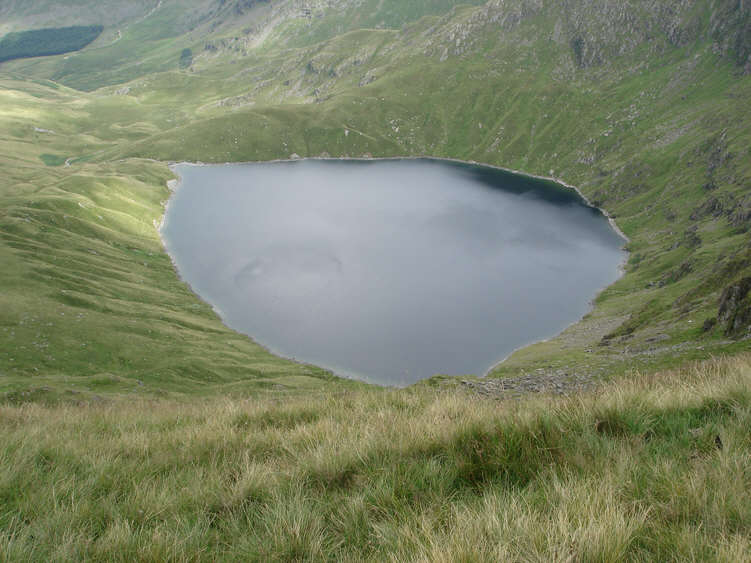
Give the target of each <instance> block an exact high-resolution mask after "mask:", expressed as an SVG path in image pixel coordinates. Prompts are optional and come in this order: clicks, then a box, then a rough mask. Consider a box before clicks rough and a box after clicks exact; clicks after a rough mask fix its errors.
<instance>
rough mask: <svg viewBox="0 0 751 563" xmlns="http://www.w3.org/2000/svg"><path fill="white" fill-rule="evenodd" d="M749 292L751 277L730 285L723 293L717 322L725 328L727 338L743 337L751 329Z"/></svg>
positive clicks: (750, 289)
mask: <svg viewBox="0 0 751 563" xmlns="http://www.w3.org/2000/svg"><path fill="white" fill-rule="evenodd" d="M749 291H751V277H747V278H743V279H742V280H740V281H737V282H735V283H733V284H731V285H729V286H728V287H726V288H725V290H724V291H723V292H722V296H721V297H720V310H719V312H718V314H717V320H718V321H719V322H720V324H722V325H723V326H724V327H725V334H726V335H727V336H735V337H739V336H743V335H744V334H745V333H746V332H748V329H749V327H751V299H749Z"/></svg>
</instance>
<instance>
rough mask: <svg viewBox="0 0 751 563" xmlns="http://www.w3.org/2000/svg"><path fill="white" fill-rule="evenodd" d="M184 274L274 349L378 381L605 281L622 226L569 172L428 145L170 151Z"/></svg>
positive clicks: (509, 344) (470, 362)
mask: <svg viewBox="0 0 751 563" xmlns="http://www.w3.org/2000/svg"><path fill="white" fill-rule="evenodd" d="M175 169H176V171H177V173H178V174H179V175H180V176H181V178H182V180H181V183H180V187H179V189H178V190H177V192H176V193H175V194H174V195H173V197H172V199H171V201H170V204H169V208H168V210H167V214H166V221H165V224H164V227H163V229H162V233H163V236H164V240H165V242H166V245H167V249H168V251H169V253H170V254H171V255H172V257H173V258H174V260H175V263H176V264H177V267H178V270H179V272H180V275H181V276H182V277H183V279H184V280H185V281H187V282H188V283H189V284H190V285H191V286H192V288H193V289H194V291H196V292H197V293H198V294H199V295H200V296H201V297H202V298H203V299H205V300H206V301H207V302H208V303H210V304H212V305H213V306H214V307H215V308H216V310H217V311H218V312H219V314H220V315H221V317H222V318H223V320H224V321H225V322H226V323H227V324H228V325H229V326H230V327H232V328H234V329H236V330H238V331H240V332H244V333H246V334H248V335H250V336H252V337H253V338H254V339H255V340H256V341H257V342H259V343H261V344H264V345H265V346H267V347H268V348H270V349H271V350H272V351H274V352H276V353H278V354H280V355H283V356H287V357H293V358H297V359H298V360H304V361H306V362H310V363H314V364H317V365H320V366H325V367H328V368H331V369H332V370H333V371H334V372H335V373H337V374H339V375H345V376H351V377H356V378H359V379H363V380H366V381H370V382H373V383H381V384H389V385H404V384H409V383H412V382H415V381H418V380H420V379H424V378H427V377H430V376H432V375H435V374H438V373H441V374H451V375H464V374H478V375H480V374H482V373H484V372H485V371H486V370H487V369H488V368H490V367H491V366H492V365H493V364H495V363H496V362H498V361H499V360H501V359H502V358H504V357H505V356H507V355H508V354H509V353H511V352H512V351H513V350H514V349H516V348H518V347H520V346H522V345H524V344H528V343H531V342H533V341H536V340H540V339H543V338H547V337H550V336H552V335H555V334H556V333H558V332H560V331H561V330H562V329H563V328H565V327H566V326H567V325H569V324H570V323H572V322H574V321H576V320H578V319H579V318H580V317H581V316H582V315H584V314H585V313H586V312H587V311H588V309H589V307H590V300H591V299H592V298H593V297H594V296H595V295H596V293H597V292H598V290H600V289H602V288H603V287H605V286H607V285H608V284H610V283H612V282H614V281H615V280H616V279H617V278H618V276H619V265H620V264H621V262H622V261H623V258H624V253H623V251H622V250H621V247H622V245H623V240H622V239H621V237H620V236H618V235H617V234H616V233H615V232H614V231H613V230H612V228H611V227H610V225H609V224H608V222H607V220H606V219H605V218H604V217H603V216H602V215H601V214H600V213H599V212H598V211H596V210H595V209H592V208H590V207H588V206H587V205H585V204H584V203H583V201H582V200H581V198H580V197H579V196H578V195H577V194H576V193H575V192H574V191H573V190H570V189H567V188H563V187H560V186H557V185H555V184H553V183H551V182H546V181H541V180H535V179H532V178H528V177H525V176H518V175H514V174H511V173H508V172H503V171H499V170H495V169H491V168H487V167H480V166H472V165H465V164H458V163H449V162H442V161H432V160H399V161H372V162H367V161H364V162H347V161H299V162H290V163H267V164H227V165H216V166H192V165H187V164H181V165H177V166H176V167H175Z"/></svg>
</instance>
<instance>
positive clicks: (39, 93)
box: [0, 0, 751, 391]
mask: <svg viewBox="0 0 751 563" xmlns="http://www.w3.org/2000/svg"><path fill="white" fill-rule="evenodd" d="M450 4H451V3H447V2H440V1H438V0H436V1H434V2H425V3H423V4H421V5H420V6H421V7H420V8H419V10H418V9H417V7H416V6H417V5H414V6H412V8H414V9H410V10H407V9H406V8H405V7H404V6H405V5H404V4H402V3H396V2H393V3H391V2H345V1H340V2H334V3H331V4H330V5H329V4H327V3H323V2H321V3H307V4H306V3H299V2H279V3H277V4H273V5H272V4H269V3H265V2H243V3H225V2H219V3H211V2H206V3H200V2H196V3H191V4H190V5H189V6H188V7H187V8H186V5H185V4H183V5H182V6H180V11H179V12H180V13H179V15H176V14H177V12H176V10H177V8H178V6H177V4H174V3H170V2H164V3H160V4H158V5H156V6H152V7H151V8H150V9H149V11H148V12H146V13H145V14H143V15H137V14H136V15H133V14H130V15H129V16H128V17H130V18H131V19H130V20H128V21H129V23H127V25H123V27H122V29H121V30H120V31H121V35H120V38H119V39H118V40H117V41H115V42H114V43H111V44H101V43H100V42H99V41H98V42H97V43H95V44H94V45H92V46H90V47H88V48H86V49H84V50H83V51H82V52H80V53H78V54H76V55H74V56H71V57H68V56H63V57H43V58H39V59H30V60H28V61H12V62H9V63H4V64H3V65H2V67H0V71H2V72H3V73H4V74H2V75H1V76H2V78H0V80H2V91H1V92H0V94H1V95H2V96H3V98H4V100H3V107H4V108H6V109H5V112H4V113H2V114H1V115H0V119H1V120H2V131H3V134H2V137H3V138H2V141H1V142H2V143H3V148H4V150H3V155H4V162H3V168H4V172H5V176H6V178H7V179H8V182H7V183H6V186H5V188H4V189H3V193H2V197H3V200H4V202H3V209H4V212H3V215H2V218H0V221H2V241H3V246H2V253H3V256H4V263H6V264H8V267H7V268H5V269H4V271H3V274H2V276H3V280H2V283H3V287H4V288H6V291H5V292H4V293H3V297H2V299H3V300H4V307H3V313H2V315H3V325H4V329H6V330H5V332H9V333H10V334H11V335H12V336H13V338H11V339H5V341H4V343H3V347H4V350H3V351H2V353H1V354H0V371H2V373H5V374H8V377H7V379H5V381H6V384H5V385H6V387H7V388H23V387H25V386H27V385H29V381H30V380H29V379H28V377H29V376H30V375H34V376H35V378H34V380H33V381H35V382H36V383H35V384H34V386H38V385H40V384H43V385H45V386H49V382H50V381H52V382H59V381H61V380H60V377H61V376H66V377H69V376H70V375H72V374H75V379H76V381H78V382H81V383H82V384H83V386H84V387H85V388H93V387H97V388H101V389H110V390H122V389H129V390H130V389H131V388H134V385H135V383H134V381H141V382H143V381H145V380H147V379H153V381H154V383H155V384H156V385H155V387H156V388H157V389H160V390H163V389H174V390H180V389H192V388H194V385H197V387H196V389H201V388H203V387H202V384H203V383H206V382H213V383H219V384H220V388H223V386H224V385H225V384H230V383H231V382H233V381H237V380H238V378H239V379H240V380H241V381H244V382H245V383H248V382H250V381H267V380H268V379H269V378H271V379H273V380H276V378H277V377H282V379H285V378H291V379H290V380H291V381H293V382H294V383H292V385H293V386H294V385H296V384H297V382H298V381H299V380H298V379H297V378H298V377H301V376H303V377H309V376H310V375H313V377H314V379H315V378H318V377H320V373H319V372H318V371H316V370H315V368H308V367H300V366H298V365H296V364H289V363H287V362H284V361H280V360H278V359H276V358H273V357H272V356H270V355H268V354H267V353H265V352H263V351H262V350H260V349H258V347H256V346H255V345H253V344H252V343H251V342H250V341H248V340H247V339H245V338H244V337H240V336H236V335H233V336H231V337H228V336H226V335H228V333H227V330H226V329H224V328H223V327H222V326H221V325H220V324H219V322H218V320H217V319H216V317H215V315H214V314H213V313H212V312H211V311H209V310H207V308H206V306H205V305H204V304H202V303H201V302H200V301H198V300H197V299H196V298H195V297H194V296H192V295H191V294H190V293H189V292H188V291H187V288H185V286H184V285H182V284H181V283H180V282H179V280H178V279H177V277H176V276H175V273H174V271H173V270H172V267H171V264H170V262H169V259H168V257H167V256H166V255H165V254H164V252H163V251H162V249H161V247H160V244H159V241H158V238H157V233H156V231H155V229H154V227H153V225H154V224H155V222H158V221H159V216H160V214H161V205H162V202H164V201H165V200H166V199H167V197H168V192H167V190H166V188H165V186H164V183H165V181H166V180H167V179H168V178H169V177H170V172H169V170H168V169H167V167H166V165H165V164H160V163H158V162H153V161H154V160H156V161H162V162H164V161H169V160H194V161H197V160H200V161H205V162H211V161H215V162H224V161H245V160H264V159H273V158H288V157H289V156H290V155H292V154H297V155H300V156H321V155H323V156H331V157H337V156H357V157H360V156H363V155H365V156H400V155H430V156H439V157H452V158H461V159H465V160H473V161H478V162H485V163H489V164H495V165H500V166H504V167H508V168H513V169H518V170H523V171H525V172H529V173H534V174H540V175H544V176H554V177H556V178H559V179H562V180H564V181H566V182H568V183H570V184H574V185H577V186H578V187H579V188H580V189H581V191H582V192H583V193H584V194H585V195H586V196H587V197H589V198H590V200H591V201H592V202H594V203H595V204H596V205H599V206H601V207H603V208H604V209H606V210H607V211H608V212H609V213H611V214H612V215H613V216H614V217H615V218H616V221H617V223H618V225H619V227H620V228H621V229H622V230H623V231H624V232H625V233H626V234H627V235H628V236H629V237H630V243H629V246H628V249H629V250H630V252H631V254H630V260H629V263H628V265H627V267H626V275H625V277H624V278H623V279H622V280H621V281H619V282H618V283H616V284H615V285H613V286H612V287H610V288H608V289H607V290H605V291H604V292H603V293H602V294H601V295H600V296H599V297H598V299H597V301H596V306H595V308H594V310H593V311H592V313H591V314H590V315H588V316H587V317H586V318H585V319H584V320H583V321H582V322H580V323H578V324H576V325H573V326H572V327H571V328H569V329H568V330H567V331H565V332H564V333H563V334H562V335H561V336H560V337H558V338H556V339H554V340H552V341H549V342H545V343H540V344H537V345H534V346H531V347H529V348H526V349H524V350H522V351H520V352H518V353H516V354H515V355H514V356H512V358H510V359H509V360H508V361H507V362H505V363H504V364H502V365H500V366H499V367H498V368H497V369H496V370H495V371H494V373H493V375H497V376H508V375H515V374H518V373H531V372H533V370H537V371H539V370H542V371H543V372H545V373H548V374H550V373H572V372H573V373H583V374H587V375H592V376H595V377H606V378H607V377H611V376H613V375H617V374H618V373H622V372H624V371H627V370H629V369H633V368H641V369H657V368H660V367H664V366H670V365H676V364H678V363H680V362H682V361H684V360H688V359H692V358H702V357H707V356H708V355H710V354H717V353H723V352H733V351H735V350H742V349H746V348H747V344H746V342H747V341H746V340H744V337H745V335H746V326H747V321H744V319H747V318H749V315H747V314H746V312H745V311H746V307H747V305H746V304H745V303H746V302H745V301H744V299H743V297H744V294H742V295H739V296H737V297H738V298H737V299H734V300H733V302H732V310H731V311H725V312H724V313H723V315H721V317H722V318H720V319H719V322H717V317H718V314H719V309H720V301H721V297H722V295H723V292H725V293H726V294H727V295H730V294H733V295H735V293H738V291H739V290H740V289H742V286H737V288H736V289H735V290H734V289H733V287H735V286H733V284H734V283H736V282H738V281H739V280H742V279H743V278H744V277H745V276H747V275H748V272H749V267H748V250H747V249H748V242H749V241H748V236H749V235H748V232H747V230H748V218H749V217H750V216H751V211H749V209H751V207H749V206H751V200H749V199H748V188H749V187H751V160H750V159H749V158H748V155H749V146H751V143H749V140H750V139H749V136H751V133H750V131H751V129H750V128H749V123H748V120H749V117H748V115H747V112H746V111H745V110H746V108H745V104H744V100H746V99H748V95H749V90H750V89H751V79H749V74H748V71H749V68H748V64H747V63H748V56H749V49H750V47H749V45H748V43H747V38H748V33H747V30H748V29H749V25H750V24H749V22H750V21H751V19H749V18H750V17H751V16H749V8H748V7H745V6H744V5H743V4H737V3H732V2H716V1H714V2H709V1H707V2H699V3H695V4H691V5H687V4H685V3H681V2H670V1H665V2H658V3H649V2H638V3H633V4H622V3H608V2H605V3H596V4H594V5H590V4H589V3H587V2H584V1H583V0H581V1H575V2H569V3H568V4H567V5H566V6H562V5H559V4H554V3H544V2H532V1H527V0H523V1H522V0H519V1H515V2H488V3H486V4H483V5H480V6H472V5H467V4H462V5H456V6H451V5H450ZM19 6H20V5H19ZM40 6H41V4H40ZM62 6H70V10H73V9H74V8H75V9H79V8H80V4H76V3H70V4H67V3H62ZM306 6H308V7H306ZM6 9H8V10H10V12H8V16H7V17H9V18H10V19H11V20H13V17H16V16H14V15H13V14H17V18H16V20H15V21H22V20H23V17H30V16H28V13H30V9H29V8H28V7H26V8H23V9H21V8H20V7H19V8H16V11H15V12H13V8H12V7H10V8H6ZM61 9H62V8H61ZM41 11H42V10H41V9H40V12H41ZM31 12H33V10H31ZM69 13H73V12H72V11H71V12H69ZM96 13H97V12H96V10H94V11H93V12H91V14H96ZM91 14H89V15H88V16H87V17H94V16H92V15H91ZM354 14H357V16H355V15H354ZM421 14H432V15H427V16H425V17H422V18H420V17H419V16H420V15H421ZM66 17H67V16H66ZM124 17H125V16H124ZM340 20H341V21H340ZM39 21H41V20H39ZM165 22H169V24H170V25H165ZM341 22H347V25H345V24H343V23H341ZM36 23H37V22H36V21H35V24H36ZM118 25H119V24H118ZM358 25H361V26H373V28H370V27H367V28H366V27H363V28H361V29H353V28H354V27H356V26H358ZM112 29H113V28H112V27H109V28H108V29H106V30H105V33H104V34H103V36H106V35H107V34H108V33H111V32H112ZM185 49H190V50H191V51H190V55H191V56H190V64H188V65H186V64H184V62H183V63H181V60H183V59H182V58H181V57H182V54H183V53H184V51H185ZM144 53H146V58H141V57H142V55H143V54H144ZM181 64H182V66H183V67H185V68H181ZM113 83H114V84H113ZM107 84H113V85H111V86H104V87H101V88H98V87H99V86H102V85H107ZM69 86H73V87H78V88H85V89H86V90H91V89H92V88H94V90H93V91H91V92H85V91H81V90H74V89H71V88H69ZM96 88H98V89H96ZM50 165H53V166H50ZM54 165H58V166H54ZM125 264H127V265H128V266H127V268H125V267H124V265H125ZM21 280H24V281H23V282H21ZM734 291H735V293H733V292H734ZM728 292H729V293H728ZM741 293H742V292H741ZM726 305H727V304H726ZM63 317H64V318H63ZM731 317H732V319H733V322H732V323H730V324H731V325H733V326H732V327H731V326H729V325H728V321H729V319H730V318H731ZM74 319H80V320H78V321H76V322H73V321H74ZM84 319H85V320H84ZM713 319H715V320H714V321H713ZM50 322H52V323H53V324H52V325H49V323H50ZM713 323H715V324H713ZM61 325H62V326H61ZM44 326H54V327H56V329H55V330H46V329H43V328H41V329H40V327H44ZM217 341H221V342H222V344H221V345H219V346H218V347H217V344H216V343H217ZM21 342H26V343H27V344H21V345H20V346H19V343H21ZM28 343H34V344H33V345H32V344H28ZM209 343H211V344H209ZM230 343H231V344H230ZM83 344H85V346H83ZM224 346H231V347H232V350H230V349H229V348H224ZM185 347H187V348H189V349H190V350H191V351H190V352H189V353H186V352H185V351H183V350H184V349H185ZM92 349H94V350H96V351H97V352H96V354H95V355H92V354H91V353H90V352H89V350H92ZM215 354H216V358H217V359H216V360H215V359H213V357H214V355H215ZM249 358H257V360H253V361H250V362H249V360H248V359H249ZM255 361H257V362H258V364H254V363H253V362H255ZM253 366H256V367H253ZM311 370H312V371H311ZM156 374H159V375H156ZM269 374H272V375H269ZM293 374H294V375H293ZM450 375H454V374H450ZM478 375H481V374H478ZM88 377H91V378H93V379H92V381H93V382H95V383H91V384H89V383H85V384H84V383H83V382H86V381H87V379H86V378H88ZM42 382H44V383H42ZM274 384H276V385H278V384H280V382H279V381H277V382H276V383H274ZM251 386H252V385H251ZM53 387H57V385H53ZM140 387H143V386H140V385H137V386H136V387H135V388H134V389H135V391H139V390H140V389H139V388H140Z"/></svg>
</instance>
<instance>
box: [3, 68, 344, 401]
mask: <svg viewBox="0 0 751 563" xmlns="http://www.w3.org/2000/svg"><path fill="white" fill-rule="evenodd" d="M2 84H3V88H2V90H1V91H0V96H1V97H2V98H3V111H2V113H0V121H2V130H3V131H4V132H5V133H4V135H3V138H2V139H1V140H0V143H2V146H3V150H2V154H3V155H4V157H3V160H4V161H3V163H2V166H3V171H4V175H3V178H4V185H3V193H2V198H3V199H2V212H1V213H0V253H1V255H2V262H3V269H2V273H1V274H0V276H1V277H2V287H3V292H2V293H1V294H0V302H1V303H2V305H1V306H0V325H1V327H2V328H0V330H2V338H1V339H0V374H1V375H0V385H2V387H3V389H4V390H5V391H6V393H10V394H11V396H14V397H15V396H17V394H18V393H22V392H29V391H31V392H33V393H37V394H39V393H40V391H39V390H40V389H42V391H41V394H43V395H56V394H58V393H65V394H71V393H76V394H77V393H82V392H83V393H87V392H89V393H92V392H93V393H105V394H107V393H127V394H129V395H130V394H133V393H135V394H140V393H147V394H153V393H166V392H181V393H184V392H190V391H196V390H204V391H205V390H206V384H210V386H211V387H212V388H215V389H217V390H221V391H222V392H232V391H233V390H237V391H238V392H249V391H252V390H263V389H266V388H271V387H274V388H283V387H284V386H292V387H294V388H303V389H306V388H311V387H319V386H320V385H321V384H323V383H324V382H327V381H329V380H330V379H331V377H330V376H329V375H328V374H327V373H325V372H324V371H323V370H321V369H319V368H315V367H311V366H304V365H299V364H295V363H292V362H288V361H284V360H280V359H279V358H276V357H274V356H272V355H270V354H269V353H267V352H266V351H265V350H263V349H261V348H260V347H259V346H257V345H256V344H254V343H253V342H251V341H250V340H249V339H247V338H246V337H243V336H241V335H238V334H236V333H234V332H232V331H230V330H229V329H227V328H226V327H224V326H223V325H222V324H221V323H220V322H219V320H218V319H217V317H216V315H215V314H214V312H213V311H212V310H211V309H210V308H209V307H208V306H207V305H206V304H204V303H202V302H200V301H199V300H198V299H197V298H196V297H195V295H193V294H192V293H191V292H190V291H189V288H187V287H186V285H185V284H183V283H181V282H180V280H179V279H178V278H177V277H176V275H175V272H174V269H173V267H172V263H171V261H170V259H169V257H168V256H167V255H166V254H165V253H164V252H163V250H162V247H161V242H160V240H159V236H158V233H157V230H156V228H155V224H156V223H157V222H158V221H159V219H160V216H161V214H162V210H163V204H164V202H165V201H166V199H167V198H168V196H169V192H168V190H167V188H166V185H165V184H166V181H167V179H169V178H171V177H172V175H171V173H170V171H169V170H168V169H167V168H166V167H165V166H163V165H161V164H156V163H153V162H148V161H128V162H119V163H106V164H87V163H85V162H76V163H74V164H72V165H71V166H64V165H63V166H45V165H44V164H43V162H42V160H41V157H42V156H43V155H57V156H59V157H60V160H63V161H64V160H66V159H68V158H69V157H73V156H75V155H81V154H84V155H85V154H86V153H87V151H90V150H92V148H95V147H96V148H99V147H101V146H106V145H107V143H110V142H114V141H115V140H116V139H118V138H120V137H121V136H133V137H134V138H138V137H140V136H141V135H142V134H143V130H144V129H147V130H148V128H149V127H155V125H154V124H153V123H150V124H143V125H141V124H139V123H138V122H136V121H135V120H133V119H132V118H133V115H135V108H132V111H131V112H130V113H128V112H127V108H122V107H119V108H118V109H117V111H118V112H119V114H120V115H123V112H125V115H128V116H129V117H130V119H131V124H130V126H129V127H123V128H117V127H111V126H110V124H109V123H107V122H106V121H102V117H101V116H102V115H106V114H107V113H108V112H111V111H113V107H112V104H111V103H110V101H109V100H103V101H97V100H89V99H87V98H85V97H81V95H80V94H77V93H74V92H72V91H69V90H66V89H51V88H50V87H49V86H48V85H30V84H29V83H18V82H13V81H5V82H3V83H2ZM18 88H20V90H19V89H18ZM92 105H93V106H96V107H95V109H92V108H91V106H92ZM93 114H95V115H93ZM35 127H37V128H39V129H45V130H46V131H47V132H40V131H36V130H35ZM53 128H54V129H53Z"/></svg>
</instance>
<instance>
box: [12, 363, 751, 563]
mask: <svg viewBox="0 0 751 563" xmlns="http://www.w3.org/2000/svg"><path fill="white" fill-rule="evenodd" d="M750 384H751V356H748V355H746V356H740V357H737V358H734V359H723V360H713V361H708V362H704V363H700V364H695V365H692V366H689V367H685V368H682V369H680V370H677V371H673V372H665V373H659V374H656V375H650V376H636V377H634V378H633V379H630V380H628V381H626V380H621V381H619V382H617V383H614V384H611V385H608V386H606V387H603V388H602V389H600V390H599V391H598V392H596V393H594V394H588V395H581V396H574V397H570V398H564V399H554V398H544V397H542V398H540V397H537V398H533V397H530V398H527V399H524V400H520V401H513V402H497V401H493V400H488V399H480V398H477V397H475V396H472V395H464V394H456V393H447V392H445V391H436V390H434V389H429V388H427V387H425V386H420V387H416V388H411V389H407V390H360V391H350V392H345V393H339V394H323V393H321V394H310V395H308V396H307V397H302V396H294V397H286V398H284V399H283V400H281V399H280V398H278V397H277V398H273V397H272V398H264V399H253V400H248V399H245V400H237V399H234V400H229V399H206V400H203V401H197V400H194V401H191V402H189V403H178V402H172V401H167V400H157V401H146V400H138V401H135V402H126V401H122V400H121V401H116V402H110V403H104V404H102V403H99V404H92V405H91V406H80V405H64V404H59V405H56V406H49V405H46V406H45V405H41V404H34V403H29V404H22V405H5V406H3V407H1V408H0V426H1V427H2V432H1V433H0V506H2V508H1V509H0V530H1V532H0V546H1V547H0V552H1V553H2V554H3V556H4V557H5V558H7V559H9V560H80V559H86V558H93V559H108V560H110V559H111V560H175V561H181V560H217V559H218V560H223V559H224V560H242V559H244V560H352V561H354V560H393V561H497V560H525V561H551V560H554V561H617V560H622V559H631V560H662V561H665V560H717V561H740V560H747V559H748V557H749V554H751V545H749V544H750V543H751V540H750V539H749V538H751V535H750V533H749V532H751V457H750V456H749V452H750V451H751V434H749V431H748V429H749V428H750V427H751V385H750Z"/></svg>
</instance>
